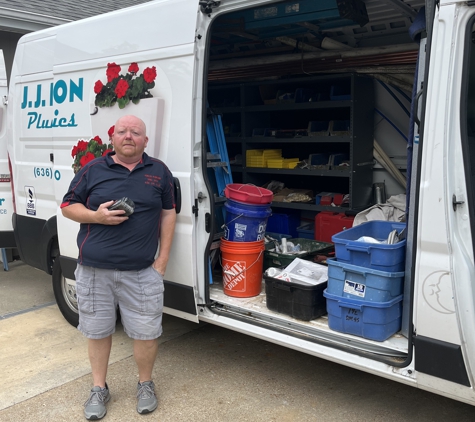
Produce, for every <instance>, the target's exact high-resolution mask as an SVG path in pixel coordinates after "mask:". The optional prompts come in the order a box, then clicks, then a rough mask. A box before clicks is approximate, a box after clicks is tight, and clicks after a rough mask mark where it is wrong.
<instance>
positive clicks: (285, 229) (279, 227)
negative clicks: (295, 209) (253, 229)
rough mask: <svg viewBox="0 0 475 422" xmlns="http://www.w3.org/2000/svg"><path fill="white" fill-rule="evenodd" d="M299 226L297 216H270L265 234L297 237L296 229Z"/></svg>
mask: <svg viewBox="0 0 475 422" xmlns="http://www.w3.org/2000/svg"><path fill="white" fill-rule="evenodd" d="M298 226H300V216H299V215H298V214H274V213H273V214H272V215H271V216H270V217H269V218H268V220H267V227H266V232H267V231H270V232H274V233H282V234H290V235H291V236H292V237H298V234H297V227H298Z"/></svg>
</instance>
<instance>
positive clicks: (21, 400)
mask: <svg viewBox="0 0 475 422" xmlns="http://www.w3.org/2000/svg"><path fill="white" fill-rule="evenodd" d="M53 300H54V299H53V294H52V292H51V286H50V278H49V276H46V275H45V274H43V273H42V272H40V271H37V270H34V269H32V268H30V267H27V266H26V265H24V264H22V263H21V262H15V263H13V264H10V271H9V272H0V345H1V347H0V377H1V380H2V388H0V421H2V422H10V421H19V420H20V421H28V422H29V421H52V420H54V421H68V422H70V421H83V420H85V419H84V418H83V416H82V403H83V402H84V401H85V399H86V398H87V392H88V390H89V389H90V371H89V365H88V361H87V356H86V349H85V346H86V342H85V340H84V339H83V337H82V335H81V334H80V333H79V332H77V331H76V330H75V329H74V328H72V327H71V326H70V325H68V324H67V323H66V322H65V321H64V319H63V318H62V316H61V314H60V313H59V311H58V310H57V307H56V305H53V304H51V303H52V302H53ZM45 304H46V306H44V305H45ZM24 310H27V311H26V312H23V311H24ZM154 377H155V381H156V384H157V386H158V395H159V400H160V405H159V408H158V409H157V411H156V412H154V413H153V414H151V415H146V416H140V415H138V414H137V413H136V412H135V396H134V394H135V386H136V381H137V378H136V375H135V363H134V361H133V358H132V357H131V342H130V340H129V339H128V338H127V337H126V336H124V334H123V332H122V331H121V330H120V327H118V332H117V333H116V334H115V335H114V348H113V356H112V357H111V365H110V369H109V376H108V383H109V387H110V389H111V392H112V400H111V402H110V403H109V405H108V414H107V416H106V418H105V419H104V420H105V421H110V422H113V421H121V422H129V421H140V420H150V421H152V420H154V421H162V422H168V421H170V422H181V421H183V422H189V421H197V422H201V421H203V422H205V421H206V422H208V421H219V422H220V421H223V422H227V421H233V422H235V421H236V422H240V421H250V422H254V421H255V422H260V421H266V422H269V421H275V422H281V421H283V422H287V421H288V422H294V421H297V422H299V421H306V422H307V421H348V420H351V421H378V422H379V421H397V422H401V421H418V422H419V421H427V422H429V421H447V420H457V421H467V422H468V421H473V420H474V418H475V408H473V407H471V406H468V405H465V404H463V403H459V402H456V401H453V400H449V399H446V398H444V397H440V396H437V395H434V394H430V393H426V392H424V391H419V390H417V389H415V388H412V387H408V386H405V385H402V384H399V383H395V382H392V381H388V380H385V379H382V378H379V377H375V376H372V375H369V374H366V373H362V372H360V371H356V370H352V369H350V368H346V367H343V366H341V365H337V364H333V363H331V362H327V361H324V360H321V359H317V358H314V357H312V356H309V355H305V354H302V353H299V352H296V351H293V350H290V349H287V348H284V347H280V346H276V345H274V344H271V343H268V342H265V341H262V340H257V339H254V338H252V337H249V336H245V335H241V334H238V333H235V332H232V331H229V330H226V329H222V328H219V327H215V326H211V325H202V326H196V325H195V324H192V323H189V322H186V321H182V320H179V319H176V318H173V317H166V318H165V320H164V336H163V337H162V339H161V345H160V352H159V357H158V359H157V364H156V367H155V370H154Z"/></svg>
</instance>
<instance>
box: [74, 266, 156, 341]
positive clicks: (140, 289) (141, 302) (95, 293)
mask: <svg viewBox="0 0 475 422" xmlns="http://www.w3.org/2000/svg"><path fill="white" fill-rule="evenodd" d="M74 274H75V276H76V293H77V298H78V309H79V326H78V329H79V331H81V332H82V333H83V334H84V335H85V336H86V337H87V338H90V339H101V338H106V337H108V336H110V335H111V334H113V333H114V332H115V325H116V316H117V311H116V309H117V306H118V307H119V308H120V315H121V321H122V325H123V326H124V331H125V333H126V334H127V335H128V336H129V337H130V338H133V339H135V340H153V339H156V338H158V337H160V335H161V334H162V313H163V292H164V290H165V289H164V286H163V276H162V275H161V274H160V273H159V272H158V271H156V270H155V269H154V268H153V267H151V266H150V267H148V268H144V269H142V270H138V271H119V270H106V269H102V268H94V267H87V266H84V265H80V264H78V265H77V268H76V271H75V273H74Z"/></svg>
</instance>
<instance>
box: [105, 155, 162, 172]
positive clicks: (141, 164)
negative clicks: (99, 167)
mask: <svg viewBox="0 0 475 422" xmlns="http://www.w3.org/2000/svg"><path fill="white" fill-rule="evenodd" d="M113 155H115V151H111V152H108V153H107V155H106V163H107V166H108V167H112V166H113V165H114V164H117V163H116V162H115V161H114V159H113V158H112V156H113ZM151 164H153V163H152V160H151V159H150V157H149V156H148V155H147V154H146V153H145V152H144V153H143V155H142V159H141V160H140V162H139V163H138V164H137V166H136V167H135V168H137V167H145V166H149V165H151Z"/></svg>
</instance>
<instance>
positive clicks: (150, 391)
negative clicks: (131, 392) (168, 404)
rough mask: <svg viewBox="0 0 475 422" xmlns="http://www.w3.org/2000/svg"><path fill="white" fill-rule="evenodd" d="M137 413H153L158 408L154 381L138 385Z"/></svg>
mask: <svg viewBox="0 0 475 422" xmlns="http://www.w3.org/2000/svg"><path fill="white" fill-rule="evenodd" d="M137 398H138V401H137V412H139V413H140V414H142V415H143V414H145V413H151V412H153V411H154V410H155V409H156V408H157V406H158V400H157V396H156V395H155V384H154V383H153V381H144V382H142V383H140V382H139V383H138V384H137Z"/></svg>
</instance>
